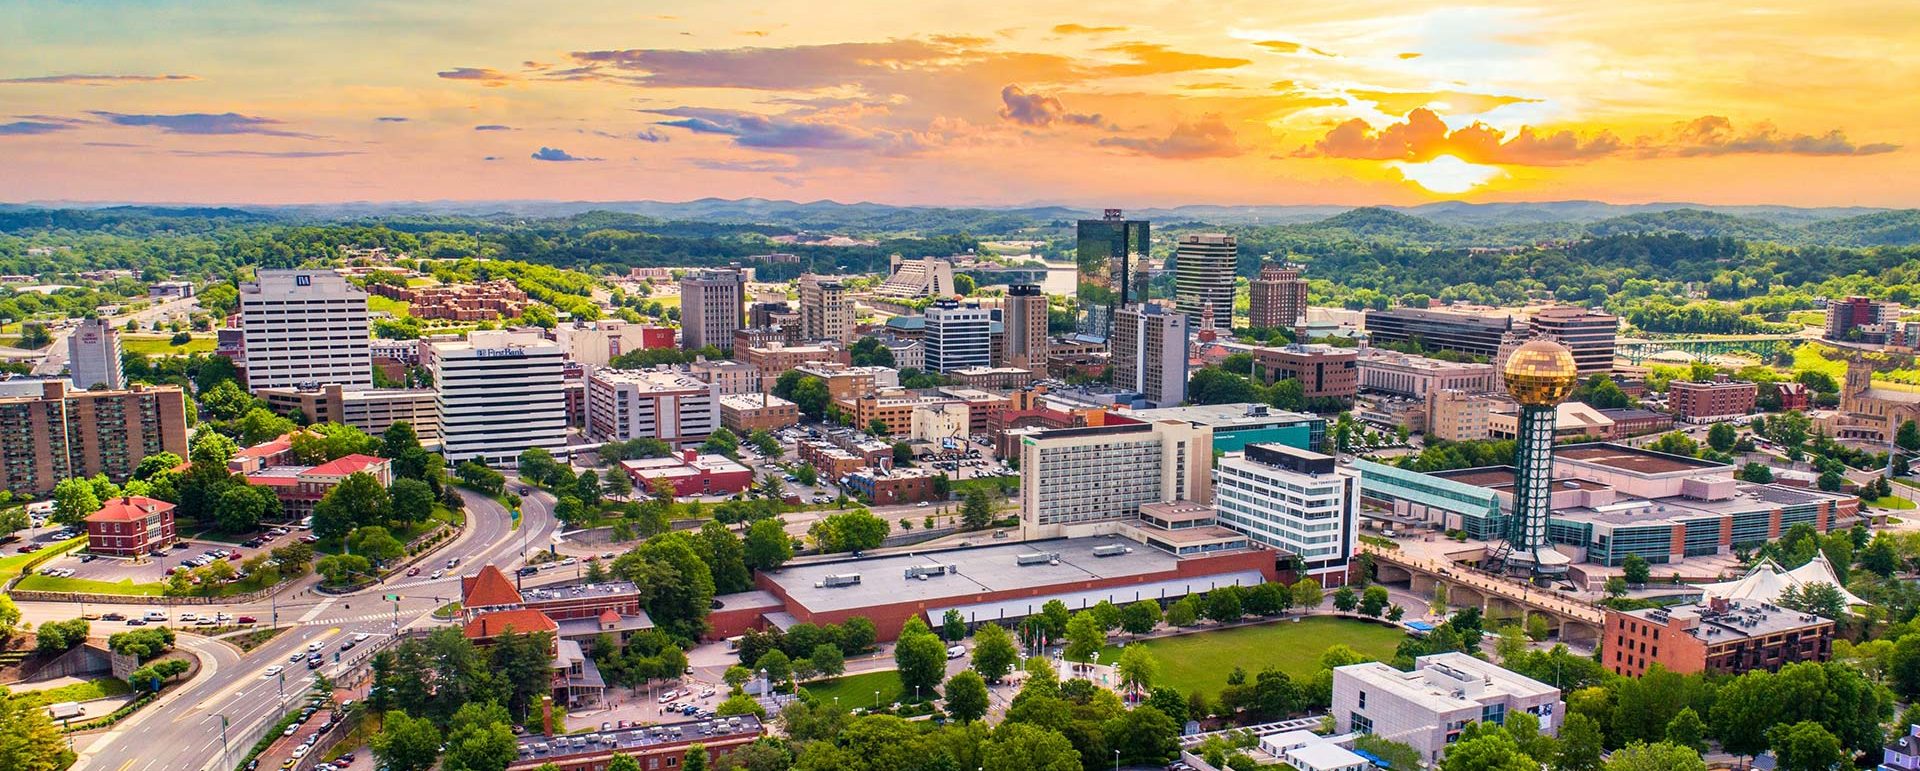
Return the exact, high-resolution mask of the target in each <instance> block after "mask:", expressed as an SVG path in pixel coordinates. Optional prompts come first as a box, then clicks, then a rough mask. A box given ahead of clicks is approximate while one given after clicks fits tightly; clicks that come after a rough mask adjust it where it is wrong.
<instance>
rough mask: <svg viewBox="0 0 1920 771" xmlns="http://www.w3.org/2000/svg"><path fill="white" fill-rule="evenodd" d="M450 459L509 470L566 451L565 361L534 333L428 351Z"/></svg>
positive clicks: (485, 336)
mask: <svg viewBox="0 0 1920 771" xmlns="http://www.w3.org/2000/svg"><path fill="white" fill-rule="evenodd" d="M427 359H428V364H427V366H428V368H429V369H431V370H432V371H433V382H434V384H435V386H436V387H438V388H439V397H438V404H437V406H438V407H439V412H440V434H441V446H442V448H443V449H444V451H445V452H446V456H447V460H448V461H451V462H453V463H460V462H462V461H466V460H470V459H478V460H479V461H481V462H482V463H488V464H493V465H500V464H507V463H513V462H515V460H516V459H518V457H519V456H520V453H521V452H522V451H524V450H526V449H528V448H530V447H542V448H545V449H547V450H548V451H551V452H553V453H555V454H560V453H563V452H564V451H565V450H566V447H567V393H566V387H565V385H564V383H563V381H564V379H565V371H566V357H565V355H564V354H562V353H561V352H560V345H559V344H558V343H554V342H552V341H549V340H547V339H546V338H545V337H544V336H542V335H541V334H540V333H539V332H538V331H524V330H492V331H484V332H472V333H469V334H468V336H467V339H465V340H438V341H434V342H432V343H429V344H428V346H427Z"/></svg>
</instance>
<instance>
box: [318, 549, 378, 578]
mask: <svg viewBox="0 0 1920 771" xmlns="http://www.w3.org/2000/svg"><path fill="white" fill-rule="evenodd" d="M313 569H314V570H316V571H319V573H320V575H322V576H325V577H326V579H327V583H329V584H333V585H335V586H341V585H345V584H349V583H352V582H353V579H354V578H356V577H361V576H366V575H368V574H369V573H371V572H372V570H373V564H372V563H371V562H369V561H367V558H366V557H362V556H360V555H358V554H329V555H327V556H325V557H321V558H320V561H319V562H318V563H315V564H314V566H313Z"/></svg>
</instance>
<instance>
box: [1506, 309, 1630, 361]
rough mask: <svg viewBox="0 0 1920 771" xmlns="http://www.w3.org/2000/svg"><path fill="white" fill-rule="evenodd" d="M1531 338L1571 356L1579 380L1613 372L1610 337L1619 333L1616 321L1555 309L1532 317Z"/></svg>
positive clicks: (1610, 317)
mask: <svg viewBox="0 0 1920 771" xmlns="http://www.w3.org/2000/svg"><path fill="white" fill-rule="evenodd" d="M1528 327H1529V328H1530V329H1531V330H1532V332H1533V336H1534V337H1536V338H1540V339H1543V340H1552V341H1554V342H1556V343H1559V344H1561V345H1564V346H1566V347H1567V350H1568V351H1571V352H1572V353H1573V363H1574V365H1575V366H1577V367H1579V369H1580V376H1581V377H1587V376H1589V375H1597V374H1602V373H1606V372H1612V371H1613V342H1614V336H1615V335H1616V334H1618V333H1619V331H1620V317H1619V316H1614V315H1612V314H1608V313H1599V312H1596V311H1590V310H1587V309H1585V308H1575V307H1572V306H1566V305H1561V306H1555V307H1552V308H1546V309H1543V310H1541V311H1540V312H1539V313H1536V314H1533V318H1532V319H1531V320H1529V321H1528Z"/></svg>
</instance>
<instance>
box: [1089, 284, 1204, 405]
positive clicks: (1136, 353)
mask: <svg viewBox="0 0 1920 771" xmlns="http://www.w3.org/2000/svg"><path fill="white" fill-rule="evenodd" d="M1107 344H1108V347H1109V348H1110V349H1112V351H1113V359H1112V367H1113V384H1114V385H1115V386H1118V387H1119V388H1122V389H1125V390H1128V391H1135V392H1138V393H1139V394H1140V395H1141V396H1142V397H1144V398H1145V399H1146V400H1147V402H1148V404H1149V405H1150V406H1153V407H1172V406H1175V405H1177V404H1180V403H1181V402H1184V401H1186V400H1187V317H1186V316H1184V315H1181V314H1180V313H1178V312H1175V311H1173V310H1172V309H1169V308H1167V307H1165V306H1163V305H1160V304H1157V303H1147V304H1145V305H1128V306H1125V307H1123V308H1121V309H1120V310H1119V311H1118V312H1117V313H1115V314H1114V319H1113V336H1112V337H1109V338H1107Z"/></svg>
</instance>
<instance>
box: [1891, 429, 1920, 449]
mask: <svg viewBox="0 0 1920 771" xmlns="http://www.w3.org/2000/svg"><path fill="white" fill-rule="evenodd" d="M1893 446H1895V447H1898V448H1900V449H1902V450H1905V451H1906V452H1907V454H1909V455H1912V454H1915V453H1920V424H1916V423H1914V422H1913V421H1911V420H1903V421H1900V427H1899V428H1897V429H1895V430H1894V432H1893Z"/></svg>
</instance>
